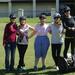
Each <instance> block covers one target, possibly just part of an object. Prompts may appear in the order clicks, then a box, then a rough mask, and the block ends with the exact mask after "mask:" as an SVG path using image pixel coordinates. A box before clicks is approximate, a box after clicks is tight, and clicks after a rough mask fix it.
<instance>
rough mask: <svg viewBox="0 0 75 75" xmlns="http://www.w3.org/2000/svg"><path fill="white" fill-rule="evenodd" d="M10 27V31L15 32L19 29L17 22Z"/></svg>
mask: <svg viewBox="0 0 75 75" xmlns="http://www.w3.org/2000/svg"><path fill="white" fill-rule="evenodd" d="M9 29H10V32H15V31H16V30H17V29H16V23H13V24H12V25H10V27H9Z"/></svg>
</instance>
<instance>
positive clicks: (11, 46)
mask: <svg viewBox="0 0 75 75" xmlns="http://www.w3.org/2000/svg"><path fill="white" fill-rule="evenodd" d="M9 18H10V22H9V23H7V24H6V26H5V30H4V35H3V46H4V49H5V69H6V71H9V70H14V59H15V50H16V31H17V24H16V15H15V14H10V16H9ZM10 54H11V55H10ZM10 56H11V58H10Z"/></svg>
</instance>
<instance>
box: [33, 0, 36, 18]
mask: <svg viewBox="0 0 75 75" xmlns="http://www.w3.org/2000/svg"><path fill="white" fill-rule="evenodd" d="M33 17H36V0H33Z"/></svg>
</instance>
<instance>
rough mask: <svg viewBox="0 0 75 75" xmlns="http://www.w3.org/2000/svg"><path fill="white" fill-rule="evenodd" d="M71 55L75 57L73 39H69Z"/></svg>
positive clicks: (74, 40) (74, 39) (74, 41)
mask: <svg viewBox="0 0 75 75" xmlns="http://www.w3.org/2000/svg"><path fill="white" fill-rule="evenodd" d="M71 54H72V56H73V55H75V38H72V39H71Z"/></svg>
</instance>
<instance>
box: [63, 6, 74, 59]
mask: <svg viewBox="0 0 75 75" xmlns="http://www.w3.org/2000/svg"><path fill="white" fill-rule="evenodd" d="M62 21H63V26H64V29H65V30H66V32H65V42H64V47H65V48H64V53H63V55H64V57H65V58H67V52H68V49H69V46H70V44H71V54H72V56H73V55H74V51H75V21H74V18H73V17H72V16H71V15H70V8H69V7H68V6H67V7H65V8H64V16H63V17H62Z"/></svg>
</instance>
